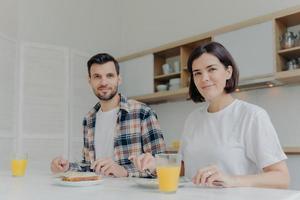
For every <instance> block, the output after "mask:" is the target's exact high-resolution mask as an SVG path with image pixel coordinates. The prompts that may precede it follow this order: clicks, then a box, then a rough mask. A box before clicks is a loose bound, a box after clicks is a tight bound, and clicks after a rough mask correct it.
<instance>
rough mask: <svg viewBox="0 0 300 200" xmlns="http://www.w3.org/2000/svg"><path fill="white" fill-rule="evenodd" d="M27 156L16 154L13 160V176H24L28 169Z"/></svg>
mask: <svg viewBox="0 0 300 200" xmlns="http://www.w3.org/2000/svg"><path fill="white" fill-rule="evenodd" d="M27 159H28V156H27V154H20V153H18V154H14V155H13V157H12V160H11V173H12V175H13V176H24V175H25V171H26V167H27Z"/></svg>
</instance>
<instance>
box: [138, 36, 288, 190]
mask: <svg viewBox="0 0 300 200" xmlns="http://www.w3.org/2000/svg"><path fill="white" fill-rule="evenodd" d="M188 70H189V72H190V74H191V82H190V86H189V93H190V97H191V98H192V100H193V101H194V102H206V103H203V104H201V105H200V106H199V108H198V109H196V110H195V111H193V112H192V113H191V114H190V115H189V116H188V118H187V120H186V122H185V126H184V131H183V136H182V141H181V142H182V146H181V150H180V154H181V156H182V160H183V167H184V171H185V175H186V176H187V177H189V178H192V181H193V182H194V183H195V184H201V185H207V186H212V187H213V186H220V185H221V186H223V187H243V186H245V187H272V188H287V187H288V184H289V173H288V168H287V165H286V163H285V159H286V158H287V157H286V155H285V154H284V153H283V151H282V148H281V146H280V143H279V141H278V138H277V134H276V131H275V129H274V127H273V125H272V123H271V121H270V118H269V116H268V114H267V113H266V112H265V110H263V109H262V108H260V107H258V106H255V105H253V104H249V103H247V102H244V101H241V100H238V99H235V98H234V97H233V96H232V95H231V93H232V92H234V91H235V88H236V86H237V84H238V76H239V75H238V69H237V67H236V64H235V62H234V60H233V58H232V56H231V55H230V53H229V52H228V51H227V50H226V49H225V48H224V47H223V46H222V45H221V44H219V43H217V42H211V43H208V44H205V45H203V46H200V47H198V48H196V49H194V51H193V52H192V53H191V55H190V57H189V59H188ZM134 163H135V164H136V166H137V168H138V169H140V170H144V169H145V168H150V169H152V170H153V169H154V168H155V164H154V159H153V157H152V156H151V155H149V154H145V155H141V156H140V157H137V158H135V159H134Z"/></svg>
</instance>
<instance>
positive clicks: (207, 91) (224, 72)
mask: <svg viewBox="0 0 300 200" xmlns="http://www.w3.org/2000/svg"><path fill="white" fill-rule="evenodd" d="M192 70H193V78H194V83H195V85H196V87H197V89H198V91H199V92H200V94H201V95H202V96H203V97H204V98H205V101H207V102H212V101H213V100H214V99H216V98H218V97H220V96H221V95H223V94H225V91H224V88H225V86H226V80H227V79H230V78H231V74H232V67H231V66H228V69H226V68H225V66H224V65H223V64H222V63H221V62H220V60H219V59H218V58H217V57H216V56H214V55H212V54H209V53H204V54H202V55H201V56H200V57H199V58H197V59H195V60H194V61H193V64H192Z"/></svg>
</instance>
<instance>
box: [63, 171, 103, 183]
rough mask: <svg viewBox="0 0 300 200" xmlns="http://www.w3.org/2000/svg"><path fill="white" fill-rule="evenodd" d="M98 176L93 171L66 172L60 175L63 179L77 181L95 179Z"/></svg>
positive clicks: (98, 177) (97, 178)
mask: <svg viewBox="0 0 300 200" xmlns="http://www.w3.org/2000/svg"><path fill="white" fill-rule="evenodd" d="M99 179H100V176H99V175H97V174H95V173H93V172H74V171H70V172H66V173H65V174H64V175H63V176H62V180H63V181H70V182H78V181H96V180H99Z"/></svg>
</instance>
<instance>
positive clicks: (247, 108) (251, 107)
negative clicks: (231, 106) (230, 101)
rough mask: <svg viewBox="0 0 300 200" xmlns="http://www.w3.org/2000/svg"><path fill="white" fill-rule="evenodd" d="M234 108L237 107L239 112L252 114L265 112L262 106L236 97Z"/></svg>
mask: <svg viewBox="0 0 300 200" xmlns="http://www.w3.org/2000/svg"><path fill="white" fill-rule="evenodd" d="M235 109H237V110H238V111H239V112H242V113H247V114H252V115H253V114H254V115H256V114H259V113H266V111H265V109H263V108H262V107H260V106H258V105H256V104H252V103H249V102H246V101H243V100H239V99H236V106H235Z"/></svg>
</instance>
